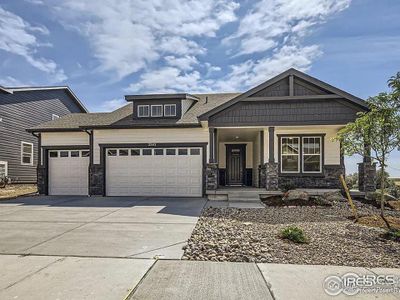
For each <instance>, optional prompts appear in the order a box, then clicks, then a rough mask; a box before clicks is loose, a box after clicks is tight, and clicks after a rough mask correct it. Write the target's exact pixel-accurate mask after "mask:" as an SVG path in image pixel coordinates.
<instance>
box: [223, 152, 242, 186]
mask: <svg viewBox="0 0 400 300" xmlns="http://www.w3.org/2000/svg"><path fill="white" fill-rule="evenodd" d="M245 168H246V145H245V144H231V145H226V171H227V176H226V184H227V185H244V173H245Z"/></svg>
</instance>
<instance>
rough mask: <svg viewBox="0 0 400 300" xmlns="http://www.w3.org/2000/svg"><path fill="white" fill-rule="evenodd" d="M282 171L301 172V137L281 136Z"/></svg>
mask: <svg viewBox="0 0 400 300" xmlns="http://www.w3.org/2000/svg"><path fill="white" fill-rule="evenodd" d="M281 172H282V173H299V172H300V138H299V137H281Z"/></svg>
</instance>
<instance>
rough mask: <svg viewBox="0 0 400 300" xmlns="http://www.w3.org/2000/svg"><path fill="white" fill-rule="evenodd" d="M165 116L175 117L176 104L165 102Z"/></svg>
mask: <svg viewBox="0 0 400 300" xmlns="http://www.w3.org/2000/svg"><path fill="white" fill-rule="evenodd" d="M164 116H165V117H175V116H176V104H164Z"/></svg>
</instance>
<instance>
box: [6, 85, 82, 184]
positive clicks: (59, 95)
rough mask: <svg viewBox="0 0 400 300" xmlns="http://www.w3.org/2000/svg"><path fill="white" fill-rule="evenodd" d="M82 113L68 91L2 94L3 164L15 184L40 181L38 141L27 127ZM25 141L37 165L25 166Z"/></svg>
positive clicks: (34, 163)
mask: <svg viewBox="0 0 400 300" xmlns="http://www.w3.org/2000/svg"><path fill="white" fill-rule="evenodd" d="M71 112H82V110H81V109H80V108H79V107H78V105H77V104H76V103H75V101H73V100H72V98H71V97H70V96H69V95H68V94H67V92H66V91H65V90H61V89H60V90H37V91H21V92H18V91H15V92H14V93H13V94H5V93H1V94H0V118H1V119H2V121H1V122H0V161H7V162H8V175H9V176H11V178H12V179H13V180H14V181H15V182H30V183H34V182H36V165H37V153H38V148H37V142H38V139H37V138H36V137H34V136H32V134H30V133H28V132H26V129H27V128H31V127H34V126H37V125H38V124H40V123H43V122H47V121H50V120H51V118H52V114H56V115H58V116H60V117H61V116H63V115H66V114H69V113H71ZM21 141H24V142H28V143H33V165H32V166H30V165H29V166H28V165H21Z"/></svg>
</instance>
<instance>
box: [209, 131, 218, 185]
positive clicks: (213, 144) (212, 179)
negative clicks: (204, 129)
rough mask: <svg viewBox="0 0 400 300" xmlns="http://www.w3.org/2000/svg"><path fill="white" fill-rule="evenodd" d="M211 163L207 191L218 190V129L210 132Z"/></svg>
mask: <svg viewBox="0 0 400 300" xmlns="http://www.w3.org/2000/svg"><path fill="white" fill-rule="evenodd" d="M209 133H210V134H209V150H210V161H209V163H208V164H207V167H206V189H207V190H216V189H217V188H218V177H219V176H218V164H217V150H218V146H217V129H216V128H210V130H209Z"/></svg>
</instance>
